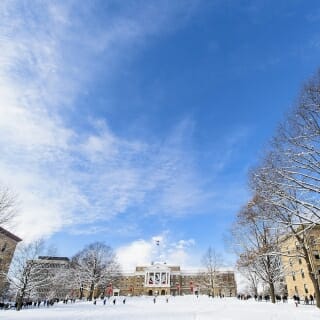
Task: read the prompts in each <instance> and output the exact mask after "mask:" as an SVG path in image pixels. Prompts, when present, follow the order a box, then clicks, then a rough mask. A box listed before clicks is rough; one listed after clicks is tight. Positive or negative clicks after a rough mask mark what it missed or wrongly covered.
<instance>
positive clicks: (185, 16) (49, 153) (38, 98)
mask: <svg viewBox="0 0 320 320" xmlns="http://www.w3.org/2000/svg"><path fill="white" fill-rule="evenodd" d="M0 21H1V22H0V46H1V55H0V147H1V154H2V156H1V158H0V181H1V183H3V184H5V185H8V186H9V187H10V188H11V189H12V190H14V192H16V193H17V194H18V196H19V214H18V216H17V219H16V221H15V227H14V231H15V232H16V233H17V234H18V235H19V236H21V237H22V238H24V239H25V240H26V241H32V240H34V239H37V238H41V237H44V238H45V239H46V241H47V243H48V245H54V246H56V247H57V250H58V253H59V254H61V255H68V256H71V255H72V254H74V253H75V252H76V251H77V250H79V249H81V248H82V247H83V246H84V245H85V244H88V243H90V242H93V241H105V242H106V243H107V244H110V245H111V246H112V247H113V248H114V249H115V251H116V252H117V254H118V257H119V260H120V262H121V263H122V264H123V267H124V268H132V267H133V266H134V265H135V264H137V263H146V262H148V261H150V260H152V259H154V258H155V257H154V255H155V248H154V239H161V252H162V258H163V259H165V260H167V261H168V262H169V263H180V264H182V265H185V266H197V265H200V263H201V262H200V260H201V256H202V254H203V253H204V251H205V250H206V248H207V247H208V246H209V245H212V246H214V247H215V248H216V249H217V250H218V251H219V250H220V251H223V250H224V241H223V239H224V237H226V236H227V230H228V227H229V226H230V223H231V222H232V219H233V217H234V215H235V214H236V212H237V210H239V208H240V207H241V205H242V204H243V203H245V201H246V200H247V199H248V196H249V195H248V190H247V186H246V178H247V170H248V168H249V167H250V166H251V165H253V164H254V163H255V161H257V159H258V157H259V155H260V154H261V152H262V150H263V148H265V146H266V144H267V143H268V140H269V139H270V138H271V136H272V134H273V132H274V130H275V128H276V126H277V124H278V123H279V121H281V119H283V117H284V115H285V113H286V112H287V111H288V110H289V109H290V106H291V105H292V104H294V101H295V99H296V98H297V96H298V92H299V88H300V87H301V85H302V84H303V82H304V81H306V80H307V79H308V78H309V77H310V76H312V74H313V73H314V72H315V71H316V69H317V68H318V66H319V56H320V23H319V22H320V5H319V3H318V2H317V1H308V2H307V3H306V2H305V1H297V0H296V1H295V0H292V1H280V2H279V1H263V0H261V1H218V0H217V1H201V0H194V1H188V0H186V1H164V0H163V1H81V2H79V1H51V2H49V1H47V2H44V1H33V2H32V4H30V2H29V1H2V2H1V4H0ZM226 256H227V260H228V262H227V263H228V264H232V262H233V260H232V259H233V257H232V256H231V255H230V254H228V253H226Z"/></svg>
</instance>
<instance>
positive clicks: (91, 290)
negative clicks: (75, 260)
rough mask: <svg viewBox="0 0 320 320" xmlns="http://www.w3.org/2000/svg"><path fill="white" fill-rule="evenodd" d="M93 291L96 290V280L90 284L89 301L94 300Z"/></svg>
mask: <svg viewBox="0 0 320 320" xmlns="http://www.w3.org/2000/svg"><path fill="white" fill-rule="evenodd" d="M93 292H94V282H91V285H90V292H89V297H88V300H89V301H91V300H92V297H93Z"/></svg>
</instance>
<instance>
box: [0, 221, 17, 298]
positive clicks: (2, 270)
mask: <svg viewBox="0 0 320 320" xmlns="http://www.w3.org/2000/svg"><path fill="white" fill-rule="evenodd" d="M20 241H22V239H20V238H19V237H17V236H16V235H14V234H13V233H11V232H9V231H8V230H6V229H4V228H2V227H0V299H1V297H3V295H4V294H5V292H6V289H7V287H8V283H7V280H6V275H7V273H8V270H9V267H10V264H11V260H12V257H13V254H14V251H15V249H16V246H17V244H18V242H20Z"/></svg>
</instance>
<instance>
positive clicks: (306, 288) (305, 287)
mask: <svg viewBox="0 0 320 320" xmlns="http://www.w3.org/2000/svg"><path fill="white" fill-rule="evenodd" d="M303 286H304V292H305V293H309V290H308V286H307V285H306V284H304V285H303Z"/></svg>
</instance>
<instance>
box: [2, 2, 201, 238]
mask: <svg viewBox="0 0 320 320" xmlns="http://www.w3.org/2000/svg"><path fill="white" fill-rule="evenodd" d="M86 6H88V8H87V7H86ZM1 9H2V10H1V16H0V20H1V22H2V23H1V26H2V27H1V29H0V41H1V58H0V147H1V154H2V156H1V160H0V177H1V181H2V183H5V184H7V185H9V186H10V187H11V188H12V189H13V190H15V191H16V192H17V193H18V194H19V196H20V203H21V204H20V215H19V216H18V218H17V221H16V222H17V227H16V232H17V233H18V234H19V235H20V236H22V237H23V238H24V239H26V240H32V239H34V238H37V237H41V236H49V235H50V234H52V233H53V232H55V231H57V230H59V229H61V228H62V227H64V226H68V225H69V226H70V225H72V226H74V225H76V224H83V223H84V222H86V221H90V223H94V222H95V221H100V220H108V219H110V218H112V217H114V216H116V215H119V214H122V213H123V212H125V211H126V210H128V208H130V207H133V206H136V205H138V204H142V203H144V202H146V204H145V205H146V207H145V212H146V213H147V214H150V213H154V212H159V211H163V212H164V213H166V212H167V213H169V212H170V214H172V213H173V212H177V213H181V212H185V213H188V208H192V207H193V206H194V205H195V204H197V203H198V202H199V201H200V200H201V199H202V198H203V197H205V193H206V192H205V190H204V189H203V185H202V184H201V182H200V181H199V178H198V176H197V172H196V168H195V166H194V165H193V163H192V161H189V160H187V159H192V157H186V154H185V152H184V151H183V141H182V140H181V133H179V132H173V133H172V134H170V135H169V137H168V141H165V142H158V143H154V144H149V143H146V142H145V141H137V140H134V139H127V138H120V137H119V136H117V135H116V134H115V133H114V132H112V130H111V129H110V127H109V126H108V124H107V123H106V121H105V120H102V119H95V120H90V119H88V120H87V125H88V127H89V129H88V130H87V132H86V133H83V132H80V131H79V129H78V128H77V126H76V125H75V124H74V123H73V122H72V121H71V120H72V116H73V115H75V114H76V113H77V108H76V100H77V97H78V95H79V94H80V93H81V92H82V91H83V90H85V85H86V84H87V83H89V82H90V81H91V79H92V77H94V73H95V72H97V63H96V62H94V60H95V59H94V58H95V57H96V58H97V57H100V58H101V57H102V56H103V58H101V59H102V60H103V62H104V63H109V64H110V70H111V71H110V73H112V67H114V65H115V64H117V63H118V62H119V59H120V58H121V55H119V56H120V58H119V56H118V53H119V52H122V53H123V56H124V55H125V54H126V50H124V49H128V48H133V47H136V45H137V43H139V42H140V43H141V42H142V43H143V42H144V41H146V39H147V37H149V36H156V35H157V34H158V33H160V32H161V31H163V30H165V31H169V30H170V28H174V27H173V26H174V25H178V24H177V21H176V20H175V19H176V17H177V16H180V17H181V16H182V20H183V19H185V18H186V17H187V16H188V14H190V10H189V9H188V10H185V9H184V6H183V5H182V3H180V4H178V3H177V4H174V5H169V3H166V4H165V5H160V6H159V5H156V4H155V3H153V4H152V5H151V4H149V5H147V6H144V5H143V6H137V5H134V10H135V11H136V12H137V13H139V14H138V15H132V11H131V16H130V17H129V16H128V14H129V13H128V12H124V13H123V15H121V16H119V17H117V16H113V17H112V19H110V21H108V22H107V23H106V24H105V25H104V26H103V28H100V27H98V26H96V25H94V23H92V21H93V20H91V23H89V24H87V19H85V18H88V16H86V15H90V14H92V13H93V12H94V13H96V12H97V8H96V7H95V5H94V2H93V3H91V4H90V5H88V4H87V5H79V3H78V2H73V1H70V2H66V3H62V2H55V3H45V2H40V1H39V2H37V1H36V2H33V4H32V6H30V4H29V3H27V2H23V1H22V2H19V1H17V2H14V1H4V2H2V4H1ZM86 10H87V11H88V12H89V13H85V11H86ZM75 26H76V28H75ZM110 76H111V74H110ZM178 127H179V126H178ZM187 129H190V125H189V124H188V125H187ZM147 198H148V199H151V200H146V199H147ZM92 230H93V232H94V231H95V230H96V231H97V229H95V227H92V228H91V231H92ZM97 232H98V231H97Z"/></svg>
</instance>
